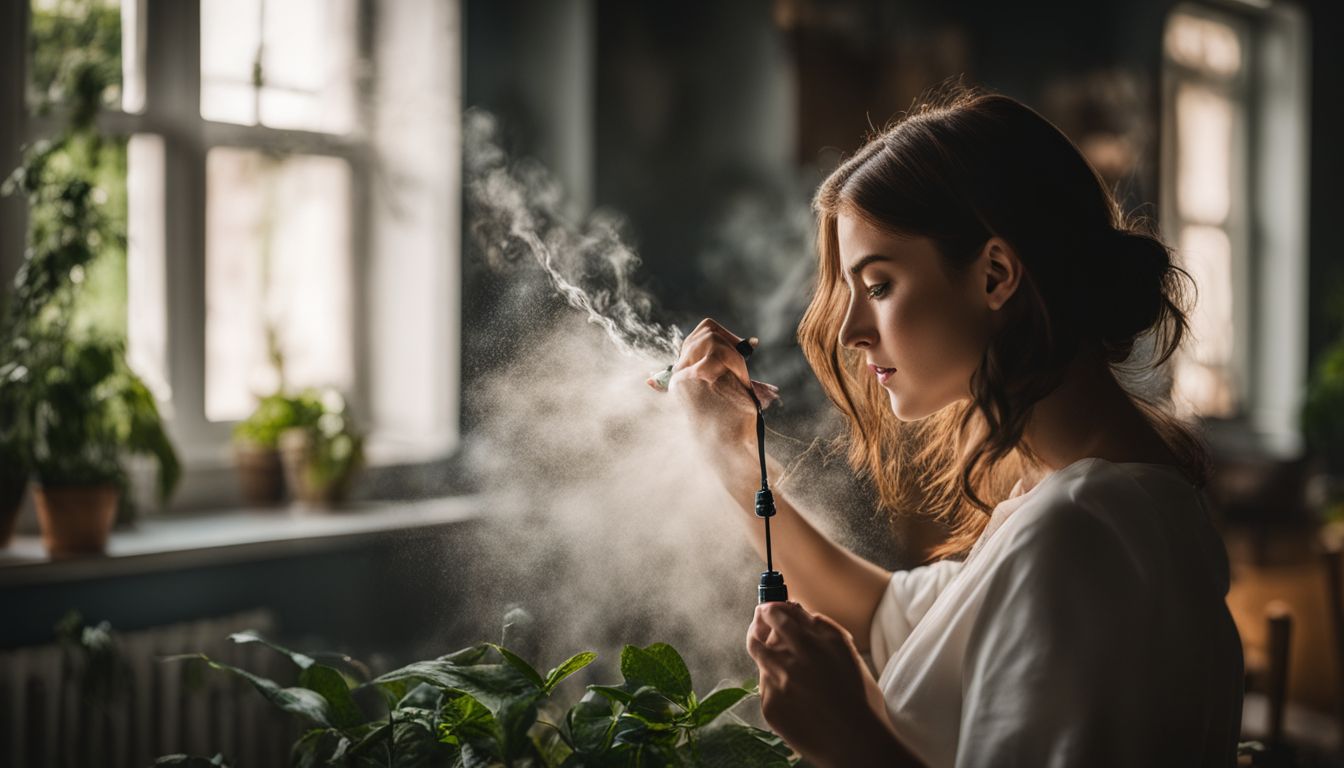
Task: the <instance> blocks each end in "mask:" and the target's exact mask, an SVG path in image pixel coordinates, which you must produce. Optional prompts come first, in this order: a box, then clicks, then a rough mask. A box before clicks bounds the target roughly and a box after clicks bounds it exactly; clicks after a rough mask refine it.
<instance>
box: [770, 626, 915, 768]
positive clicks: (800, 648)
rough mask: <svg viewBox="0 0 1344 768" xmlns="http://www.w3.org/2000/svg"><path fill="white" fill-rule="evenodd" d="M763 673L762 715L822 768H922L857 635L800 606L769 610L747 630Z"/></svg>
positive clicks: (800, 751) (782, 735)
mask: <svg viewBox="0 0 1344 768" xmlns="http://www.w3.org/2000/svg"><path fill="white" fill-rule="evenodd" d="M747 653H749V654H751V657H752V659H754V660H755V661H756V666H757V667H758V668H759V670H760V689H761V714H762V715H764V716H765V720H766V722H767V723H769V724H770V727H771V728H772V729H773V730H774V731H775V732H776V733H778V734H779V735H780V736H781V737H783V738H784V740H785V741H787V742H788V743H789V745H790V746H792V747H793V748H794V749H795V750H797V751H798V752H799V753H801V754H802V755H803V756H804V757H806V758H807V759H808V760H809V761H810V762H812V763H815V764H816V765H819V766H831V765H844V766H863V765H884V766H892V765H915V764H918V763H917V761H915V760H914V758H913V756H911V755H910V753H909V752H908V751H906V750H905V748H904V747H903V746H902V745H901V744H900V742H899V741H897V739H896V736H895V734H894V733H892V731H891V729H890V726H889V725H888V719H887V715H886V703H885V702H884V700H883V697H882V692H881V691H880V690H879V689H878V687H877V681H875V680H873V676H872V675H871V674H869V673H868V669H867V667H866V666H865V665H864V663H863V660H862V659H861V658H860V656H859V651H858V649H857V648H856V647H855V645H854V638H853V636H852V635H850V633H849V632H848V631H847V630H845V629H844V628H843V627H841V626H840V625H839V624H837V623H836V622H835V621H834V620H832V619H831V618H830V617H828V616H824V615H822V614H813V613H810V612H808V611H807V610H806V609H805V608H803V607H802V606H801V605H799V604H798V603H794V602H784V603H763V604H761V605H758V606H756V616H755V618H754V619H753V620H752V622H751V627H750V628H749V629H748V630H747Z"/></svg>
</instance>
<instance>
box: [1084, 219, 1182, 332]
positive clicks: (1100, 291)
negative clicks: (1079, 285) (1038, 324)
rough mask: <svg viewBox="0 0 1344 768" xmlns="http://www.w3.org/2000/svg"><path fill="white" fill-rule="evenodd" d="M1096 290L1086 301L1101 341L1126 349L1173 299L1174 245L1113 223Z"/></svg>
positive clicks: (1098, 271) (1106, 240)
mask: <svg viewBox="0 0 1344 768" xmlns="http://www.w3.org/2000/svg"><path fill="white" fill-rule="evenodd" d="M1103 243H1104V245H1103V247H1102V249H1101V250H1102V253H1100V254H1098V255H1099V256H1101V258H1100V259H1098V262H1097V263H1098V265H1099V268H1098V269H1097V270H1096V273H1095V274H1096V276H1097V278H1099V280H1098V283H1097V284H1096V285H1095V286H1094V287H1093V290H1094V292H1095V295H1094V296H1093V297H1092V300H1091V301H1088V302H1086V305H1087V306H1089V307H1090V309H1089V310H1088V311H1089V313H1091V314H1093V320H1094V325H1095V327H1096V330H1097V333H1098V335H1099V336H1100V338H1101V341H1102V343H1104V344H1105V345H1106V346H1108V347H1113V348H1121V349H1122V350H1123V351H1124V352H1125V354H1128V349H1129V347H1131V346H1132V345H1133V342H1134V339H1136V338H1137V337H1138V336H1140V335H1142V334H1143V333H1144V332H1145V331H1147V330H1149V329H1150V328H1152V327H1153V326H1154V325H1157V324H1158V322H1159V321H1160V320H1161V319H1162V317H1163V315H1164V314H1165V311H1166V308H1167V306H1168V304H1169V303H1170V300H1169V297H1168V296H1167V286H1166V283H1167V275H1168V273H1170V271H1171V270H1172V263H1171V250H1170V249H1169V248H1167V246H1166V245H1165V244H1164V243H1163V242H1162V241H1161V240H1159V239H1157V238H1156V237H1153V236H1152V235H1150V234H1148V233H1146V232H1141V231H1135V230H1129V229H1111V230H1110V231H1109V232H1108V233H1107V234H1106V236H1105V238H1104V240H1103Z"/></svg>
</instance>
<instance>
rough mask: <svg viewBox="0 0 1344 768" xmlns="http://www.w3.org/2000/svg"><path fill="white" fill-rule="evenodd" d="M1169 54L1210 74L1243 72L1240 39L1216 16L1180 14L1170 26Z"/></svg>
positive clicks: (1192, 67) (1168, 35)
mask: <svg viewBox="0 0 1344 768" xmlns="http://www.w3.org/2000/svg"><path fill="white" fill-rule="evenodd" d="M1165 42H1166V49H1167V55H1168V56H1170V57H1171V59H1172V61H1175V62H1176V63H1178V64H1180V65H1182V66H1186V67H1190V68H1191V69H1198V70H1201V71H1203V72H1205V73H1207V74H1210V75H1220V76H1225V77H1232V76H1235V75H1236V74H1237V73H1238V72H1240V71H1241V40H1240V39H1238V37H1237V32H1236V30H1235V29H1233V28H1232V27H1230V26H1228V25H1227V24H1224V23H1222V22H1219V21H1215V20H1213V19H1207V18H1200V17H1198V16H1191V15H1188V14H1183V13H1178V14H1175V15H1173V16H1172V17H1171V22H1170V23H1169V24H1168V25H1167V35H1166V41H1165Z"/></svg>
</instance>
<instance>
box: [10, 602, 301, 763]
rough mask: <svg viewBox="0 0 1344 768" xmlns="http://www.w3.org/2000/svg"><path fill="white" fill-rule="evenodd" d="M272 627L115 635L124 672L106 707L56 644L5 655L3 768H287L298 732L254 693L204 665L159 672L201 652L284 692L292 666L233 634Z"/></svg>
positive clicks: (223, 623)
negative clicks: (184, 758) (218, 761)
mask: <svg viewBox="0 0 1344 768" xmlns="http://www.w3.org/2000/svg"><path fill="white" fill-rule="evenodd" d="M273 626H274V621H273V619H272V617H271V615H270V614H269V613H268V612H266V611H253V612H248V613H240V614H236V615H232V616H224V617H219V618H215V619H208V620H203V621H195V622H191V623H185V624H174V625H170V626H163V627H155V628H152V629H147V630H140V631H134V632H115V628H114V633H115V637H116V639H117V646H118V648H119V650H120V655H121V657H122V658H123V659H124V660H125V662H126V665H125V667H124V668H123V669H124V673H123V675H122V676H121V678H120V679H121V680H122V684H121V685H119V686H118V689H117V691H116V692H115V693H114V694H113V695H112V697H110V698H109V699H108V700H107V702H106V704H99V703H97V702H95V701H93V700H90V698H89V697H88V696H86V695H85V694H84V692H83V690H82V689H81V686H80V685H79V680H80V674H79V673H80V670H79V669H78V664H79V662H78V657H75V656H72V655H71V654H69V653H68V651H67V650H66V649H63V648H62V647H61V646H60V645H59V644H52V645H45V646H36V647H30V648H20V649H16V650H11V651H3V652H0V768H8V767H9V766H13V767H14V768H29V767H31V768H104V767H107V768H139V767H140V766H146V765H150V764H152V763H153V762H154V758H155V757H157V756H159V755H165V754H172V753H177V752H185V753H187V754H192V755H202V756H206V757H209V756H212V755H214V754H215V753H217V752H222V753H224V756H225V758H226V759H227V760H228V762H229V764H230V765H232V766H272V765H274V766H283V765H287V764H288V762H289V759H288V758H289V745H290V744H291V743H293V740H294V739H295V738H296V736H297V734H298V725H297V724H296V723H293V722H292V720H291V718H289V717H288V716H284V715H282V714H281V713H280V712H278V710H276V709H274V708H273V707H272V706H271V705H270V704H269V703H267V702H266V701H265V699H263V698H262V697H261V695H260V694H259V693H257V691H256V690H255V689H253V688H252V687H251V686H250V685H249V684H247V683H246V682H244V681H242V680H239V679H237V678H236V677H235V676H233V675H229V674H226V673H224V672H220V671H216V670H212V669H208V668H206V667H205V665H203V664H192V663H184V662H166V663H165V662H162V661H160V658H161V657H163V656H166V655H171V654H177V653H196V652H203V653H205V654H207V655H208V656H210V657H211V658H212V659H216V660H218V661H221V662H224V663H227V664H232V665H234V666H239V667H242V668H244V669H247V670H249V671H252V672H256V673H257V674H260V675H262V676H265V677H270V678H272V679H275V680H277V681H279V682H282V683H284V684H290V683H291V681H292V680H293V676H294V671H293V665H292V664H291V663H290V661H289V660H288V659H287V658H285V657H283V656H281V655H279V654H277V653H276V652H275V651H272V650H270V649H269V648H265V647H264V646H261V645H260V644H255V643H252V644H246V645H236V644H234V643H232V642H230V641H229V640H228V636H229V635H230V634H231V633H233V632H238V631H241V630H244V629H256V630H258V631H260V632H263V633H265V632H268V631H270V630H271V629H272V628H273Z"/></svg>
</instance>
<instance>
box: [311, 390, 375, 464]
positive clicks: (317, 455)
mask: <svg viewBox="0 0 1344 768" xmlns="http://www.w3.org/2000/svg"><path fill="white" fill-rule="evenodd" d="M300 398H308V399H309V400H314V399H315V400H316V401H317V403H318V404H319V407H320V409H321V410H320V411H319V412H318V415H317V418H316V420H315V421H314V422H313V423H312V424H304V425H302V426H303V427H304V428H305V429H306V431H307V433H308V461H307V466H306V467H305V468H304V471H305V472H306V473H307V475H308V477H307V482H308V484H309V486H311V487H314V488H326V487H329V486H331V485H333V484H335V483H339V482H341V480H342V479H344V478H347V477H349V476H350V474H351V473H352V472H354V471H355V469H357V468H358V467H359V466H360V465H362V464H363V463H364V436H363V435H362V434H360V432H359V430H358V428H356V426H355V423H354V420H353V418H352V417H351V415H350V409H349V406H348V405H347V404H346V402H345V398H343V397H341V395H340V393H338V392H336V391H335V390H331V389H327V390H321V391H315V390H307V391H306V392H305V393H303V394H301V395H300Z"/></svg>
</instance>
